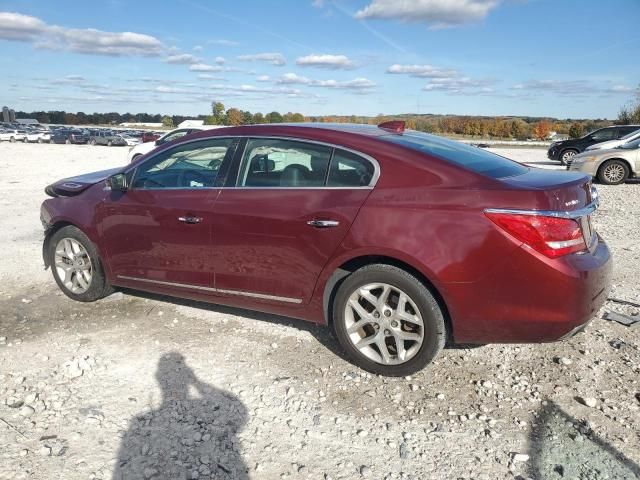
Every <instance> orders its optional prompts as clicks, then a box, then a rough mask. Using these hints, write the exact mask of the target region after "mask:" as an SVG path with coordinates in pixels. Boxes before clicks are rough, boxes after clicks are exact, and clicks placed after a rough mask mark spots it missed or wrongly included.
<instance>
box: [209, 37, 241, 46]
mask: <svg viewBox="0 0 640 480" xmlns="http://www.w3.org/2000/svg"><path fill="white" fill-rule="evenodd" d="M207 43H208V44H210V45H220V46H221V47H237V46H238V45H240V44H239V43H238V42H234V41H233V40H225V39H218V40H209V41H208V42H207Z"/></svg>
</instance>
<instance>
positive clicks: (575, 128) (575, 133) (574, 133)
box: [569, 122, 584, 138]
mask: <svg viewBox="0 0 640 480" xmlns="http://www.w3.org/2000/svg"><path fill="white" fill-rule="evenodd" d="M582 135H584V127H583V126H582V124H581V123H579V122H573V123H572V124H571V126H570V127H569V136H570V137H571V138H580V137H581V136H582Z"/></svg>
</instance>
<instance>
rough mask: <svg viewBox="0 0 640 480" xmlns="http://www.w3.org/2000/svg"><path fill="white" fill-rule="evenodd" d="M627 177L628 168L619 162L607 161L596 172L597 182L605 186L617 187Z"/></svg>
mask: <svg viewBox="0 0 640 480" xmlns="http://www.w3.org/2000/svg"><path fill="white" fill-rule="evenodd" d="M628 177H629V167H628V166H627V164H626V163H624V162H623V161H621V160H609V161H607V162H605V163H603V164H602V166H601V167H600V170H598V180H600V181H601V182H602V183H604V184H605V185H619V184H621V183H624V181H625V180H626V179H627V178H628Z"/></svg>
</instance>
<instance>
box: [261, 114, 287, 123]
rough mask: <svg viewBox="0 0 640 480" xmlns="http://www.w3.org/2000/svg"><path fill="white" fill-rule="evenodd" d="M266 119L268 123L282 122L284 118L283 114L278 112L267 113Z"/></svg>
mask: <svg viewBox="0 0 640 480" xmlns="http://www.w3.org/2000/svg"><path fill="white" fill-rule="evenodd" d="M265 120H266V121H267V123H282V121H283V118H282V115H281V114H280V113H278V112H271V113H267V115H266V116H265Z"/></svg>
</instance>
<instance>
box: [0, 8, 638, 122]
mask: <svg viewBox="0 0 640 480" xmlns="http://www.w3.org/2000/svg"><path fill="white" fill-rule="evenodd" d="M639 21H640V0H608V1H606V2H604V1H601V0H234V1H227V0H172V1H170V2H158V1H157V0H156V1H153V2H151V1H146V0H136V1H135V2H129V1H125V0H101V1H96V0H84V1H82V2H80V1H69V0H57V1H55V2H48V1H41V0H10V1H6V0H0V58H1V59H2V68H0V103H1V104H2V105H7V106H9V107H10V108H14V109H15V110H22V111H36V110H45V111H46V110H66V111H73V112H76V111H83V112H85V113H92V112H110V111H117V112H120V113H124V112H132V113H138V112H147V113H163V114H165V113H166V114H174V115H197V114H208V113H210V110H211V107H210V104H211V102H212V101H220V102H222V103H224V105H225V106H226V107H227V108H229V107H236V108H239V109H242V110H250V111H252V112H257V111H260V112H263V113H266V112H270V111H274V110H275V111H280V112H282V113H284V112H288V111H291V112H300V113H303V114H305V115H377V114H386V115H393V114H400V113H423V114H424V113H435V114H460V115H489V116H493V115H526V116H551V117H556V118H615V117H616V116H617V114H618V111H619V109H620V107H621V106H622V105H624V104H625V103H627V102H629V101H630V100H631V99H632V98H633V97H634V94H635V92H636V89H637V88H638V85H639V84H640V62H639V61H638V56H637V55H636V54H635V52H637V50H638V47H640V30H639V29H638V28H637V26H638V22H639Z"/></svg>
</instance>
